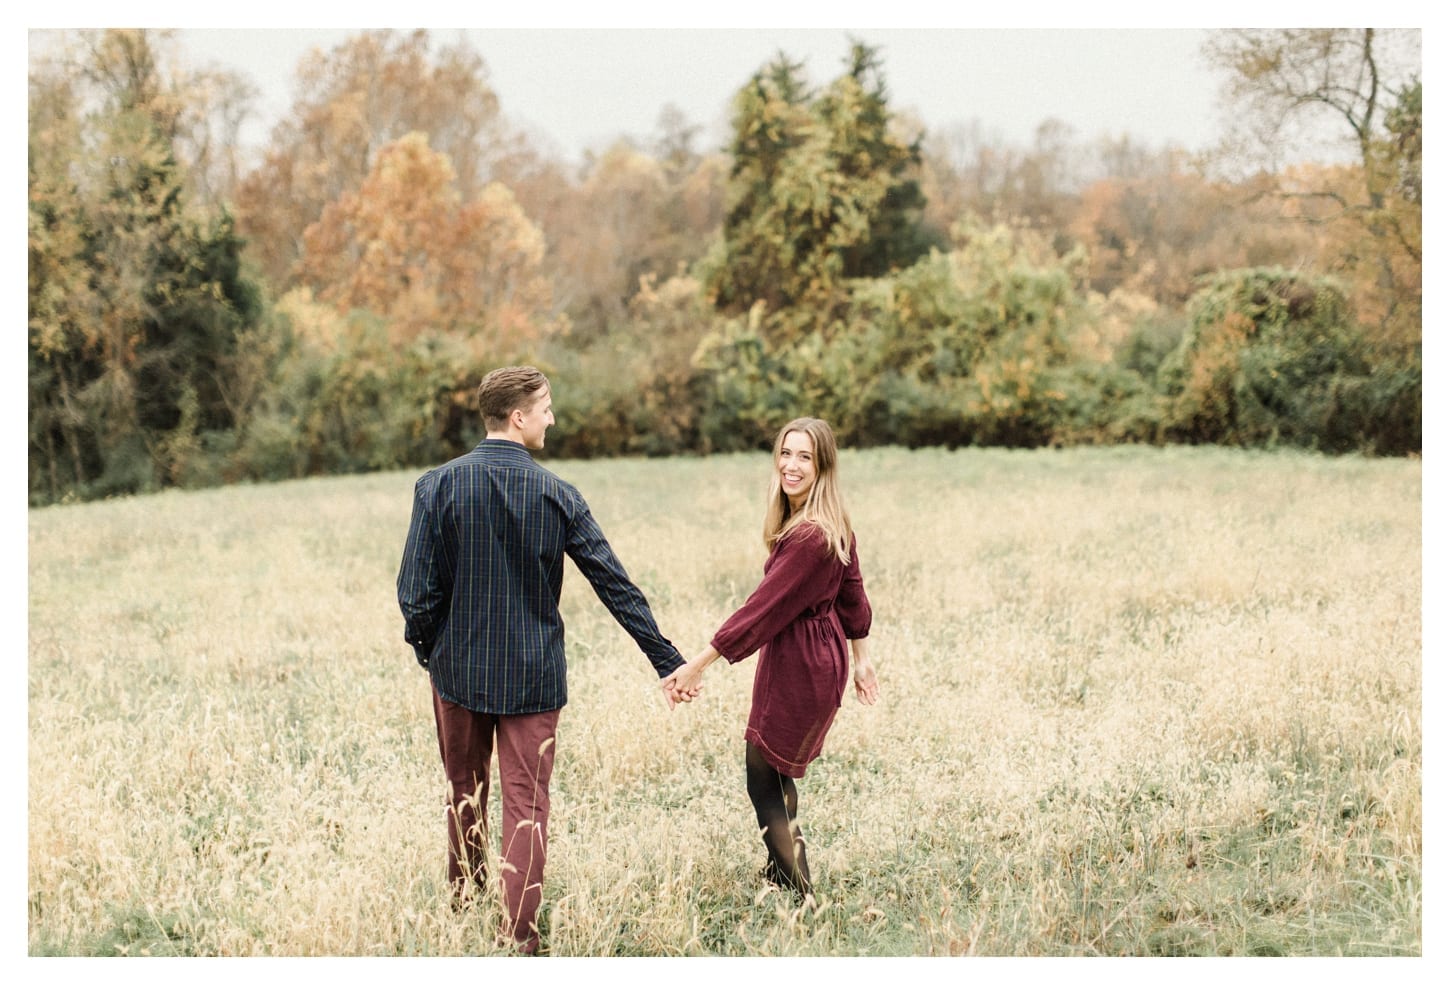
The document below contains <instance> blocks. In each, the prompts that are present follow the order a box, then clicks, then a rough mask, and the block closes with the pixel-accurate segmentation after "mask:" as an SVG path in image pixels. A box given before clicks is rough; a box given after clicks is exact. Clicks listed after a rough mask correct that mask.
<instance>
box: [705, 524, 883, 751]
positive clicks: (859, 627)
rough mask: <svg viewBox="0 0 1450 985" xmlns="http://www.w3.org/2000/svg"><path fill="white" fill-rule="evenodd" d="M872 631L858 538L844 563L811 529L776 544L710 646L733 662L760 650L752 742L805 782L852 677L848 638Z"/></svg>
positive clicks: (802, 529) (801, 529)
mask: <svg viewBox="0 0 1450 985" xmlns="http://www.w3.org/2000/svg"><path fill="white" fill-rule="evenodd" d="M870 629H871V603H870V601H869V600H868V599H867V598H866V589H865V587H864V586H863V585H862V583H861V565H860V562H859V561H858V560H857V558H856V541H855V538H854V537H853V538H852V540H851V561H850V563H849V564H842V563H841V560H840V558H838V557H836V553H835V551H833V550H831V548H830V547H829V545H828V544H827V543H826V537H825V535H824V534H823V533H822V532H821V530H820V528H819V527H817V526H815V525H813V524H805V525H802V526H800V527H797V528H796V529H795V530H793V531H792V532H791V533H790V534H788V535H787V536H786V537H784V538H783V539H781V540H779V541H777V542H776V545H775V547H774V548H773V549H772V550H771V552H770V556H769V557H768V558H766V559H765V577H764V579H762V580H761V582H760V585H759V586H758V587H757V588H756V589H755V591H754V592H752V593H751V594H750V597H749V598H748V599H746V600H745V604H744V605H743V606H741V607H740V609H739V610H738V611H736V613H735V614H734V615H732V616H731V617H730V618H729V619H727V620H725V624H724V625H722V626H721V627H720V630H719V631H718V632H717V633H716V634H715V638H714V639H712V640H711V641H710V645H711V646H713V647H714V648H715V649H716V650H717V651H718V652H719V653H720V655H721V656H722V657H724V658H725V659H726V660H728V661H729V662H730V663H738V662H740V661H741V660H744V659H745V658H746V657H748V656H750V655H751V654H752V653H754V652H756V651H757V650H759V651H760V660H759V661H758V662H757V664H756V667H755V689H754V692H753V694H752V696H751V701H750V720H749V723H748V724H747V725H746V727H745V740H746V741H747V742H750V743H751V744H753V745H754V746H756V748H758V749H759V750H760V751H761V753H762V754H763V755H764V756H765V759H766V761H767V762H769V763H770V764H771V765H772V766H774V767H775V768H776V769H778V770H780V772H782V773H784V774H785V775H786V776H790V777H795V778H797V779H799V778H800V777H803V776H805V775H806V766H807V764H809V763H810V762H811V761H812V760H814V759H815V758H816V757H817V756H819V755H820V754H821V747H822V746H823V745H824V744H825V741H826V731H827V730H828V729H829V728H830V727H831V723H832V722H833V721H835V718H836V712H837V710H839V709H840V707H841V698H842V696H843V695H844V694H845V693H846V681H847V680H848V679H849V677H850V676H851V658H850V654H849V653H848V652H847V645H846V641H847V640H855V639H863V638H865V636H866V634H867V633H868V632H869V631H870Z"/></svg>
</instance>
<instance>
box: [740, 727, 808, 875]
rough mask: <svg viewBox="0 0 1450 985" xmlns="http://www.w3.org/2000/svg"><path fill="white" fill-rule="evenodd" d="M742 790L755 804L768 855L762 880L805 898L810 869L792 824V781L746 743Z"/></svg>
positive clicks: (799, 835)
mask: <svg viewBox="0 0 1450 985" xmlns="http://www.w3.org/2000/svg"><path fill="white" fill-rule="evenodd" d="M745 790H746V792H747V793H749V794H750V802H751V803H752V804H754V805H755V820H756V821H757V822H758V823H759V824H760V836H761V839H762V840H763V841H764V842H765V851H766V853H767V854H768V855H769V856H770V860H769V861H768V862H766V865H765V877H766V878H767V879H769V880H770V881H771V882H774V883H776V884H777V885H780V886H786V887H789V888H791V889H793V890H795V891H796V892H797V893H798V894H799V895H800V896H801V897H805V896H806V895H807V894H808V893H810V891H811V870H810V867H809V866H807V865H806V842H805V839H804V838H803V837H801V834H800V828H799V826H798V825H797V824H796V823H795V812H796V792H795V781H794V780H792V779H791V778H790V777H788V776H786V775H785V774H783V773H781V772H780V771H779V770H777V769H776V768H775V767H774V766H771V765H770V764H769V763H767V762H766V761H765V757H764V756H762V755H761V754H760V750H759V749H757V748H755V746H754V745H752V744H751V743H749V742H747V743H745Z"/></svg>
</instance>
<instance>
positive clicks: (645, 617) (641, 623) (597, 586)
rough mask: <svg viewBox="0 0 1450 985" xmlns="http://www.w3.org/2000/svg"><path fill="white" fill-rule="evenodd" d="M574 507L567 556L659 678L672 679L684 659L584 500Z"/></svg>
mask: <svg viewBox="0 0 1450 985" xmlns="http://www.w3.org/2000/svg"><path fill="white" fill-rule="evenodd" d="M574 507H575V512H574V515H573V517H572V518H571V520H570V523H569V530H568V537H567V540H566V542H565V546H564V552H565V553H566V554H568V555H569V557H570V559H572V560H573V562H574V565H575V567H577V568H578V569H579V571H580V573H581V574H583V575H584V577H585V578H586V579H587V580H588V581H589V585H590V587H592V588H593V589H594V594H595V595H597V596H599V601H601V602H603V603H604V607H605V608H606V609H608V610H609V614H610V615H612V616H613V617H614V620H615V622H617V623H619V625H620V626H622V627H624V631H625V632H627V633H629V635H630V636H631V637H632V638H633V639H634V642H635V644H636V645H638V646H639V648H640V650H641V651H643V652H644V655H645V656H646V657H648V658H649V662H650V663H651V664H652V665H653V666H654V669H655V672H656V673H657V674H658V675H659V676H660V677H667V676H669V674H670V673H671V672H672V671H674V670H675V669H676V668H678V667H681V666H683V665H684V663H685V660H684V658H683V657H681V656H680V651H679V650H677V649H675V646H674V644H673V643H671V642H670V641H669V640H667V639H665V637H664V636H663V635H662V634H661V633H660V628H659V626H658V625H657V624H656V623H655V617H654V613H652V612H650V608H649V603H648V602H647V601H646V600H645V597H644V593H643V592H641V591H640V590H639V588H638V587H637V586H636V585H635V584H634V582H632V581H630V580H629V575H628V573H627V572H626V571H625V570H624V565H623V564H621V563H620V560H619V558H618V557H617V556H616V555H615V553H614V549H613V548H612V547H610V546H609V541H607V540H605V539H604V532H603V531H602V530H600V529H599V524H598V523H597V522H595V520H594V515H593V514H592V513H590V512H589V506H588V504H586V503H585V502H584V499H583V497H579V496H576V497H575V500H574Z"/></svg>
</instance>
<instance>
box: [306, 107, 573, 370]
mask: <svg viewBox="0 0 1450 985" xmlns="http://www.w3.org/2000/svg"><path fill="white" fill-rule="evenodd" d="M543 260H544V238H543V234H542V233H541V232H540V231H539V229H538V227H537V226H535V225H534V224H533V223H532V222H531V221H530V220H529V218H528V216H526V215H525V214H524V213H523V210H522V209H520V208H519V206H518V203H517V202H516V201H515V200H514V197H513V194H512V193H511V192H510V191H509V190H508V189H507V188H506V187H504V186H503V185H500V184H497V183H494V184H490V185H488V186H486V187H485V188H484V189H483V191H482V193H481V194H480V195H479V196H478V197H477V198H476V199H474V200H473V201H471V202H463V201H462V200H461V195H460V194H459V192H458V190H457V187H456V178H455V175H454V171H453V167H452V165H451V164H450V162H449V160H448V157H447V155H445V154H442V153H440V152H438V151H435V150H433V149H431V148H430V147H429V146H428V140H427V138H426V137H425V136H424V135H423V134H421V133H412V134H408V135H407V136H405V137H403V138H402V139H400V140H397V141H395V142H393V143H392V144H389V145H387V146H386V147H384V148H383V149H382V150H381V151H380V152H379V153H378V155H377V160H376V163H375V164H374V166H373V168H372V170H371V172H370V173H369V174H368V175H367V177H366V178H364V179H363V181H362V184H361V185H360V186H359V187H358V189H357V190H356V191H351V192H343V193H342V194H341V195H340V196H338V198H337V199H336V200H334V201H333V202H331V203H329V204H328V205H327V206H326V207H325V208H324V209H323V212H322V216H321V218H320V219H319V220H318V221H317V222H315V223H313V224H312V225H311V226H309V227H308V228H307V229H306V231H305V232H304V233H303V254H302V260H301V265H300V271H301V280H302V282H303V283H304V284H305V285H307V286H308V287H310V288H311V289H312V291H313V293H314V294H315V296H316V297H317V299H318V300H319V301H321V302H323V303H326V304H329V305H332V306H333V307H334V308H336V310H337V311H338V312H339V313H345V312H348V311H352V310H356V309H364V310H367V311H370V312H372V313H373V314H375V315H378V316H380V317H382V318H383V319H384V320H385V321H386V322H387V323H388V326H389V337H390V339H391V341H392V344H393V345H394V347H399V348H400V347H403V346H406V345H408V344H410V343H411V342H413V341H414V340H415V339H417V338H419V337H420V336H423V335H427V334H434V333H436V334H443V335H451V336H455V337H457V338H460V339H463V340H466V341H467V342H468V343H469V347H470V349H471V350H473V351H474V352H475V353H476V354H479V355H482V354H484V353H487V354H488V355H489V356H490V358H493V357H496V356H498V355H499V354H500V353H510V354H512V353H516V352H518V351H520V350H521V349H523V348H525V347H527V346H528V345H529V344H531V343H533V342H536V341H538V340H539V339H540V338H542V337H543V336H544V335H547V334H550V333H553V332H557V331H562V330H564V329H565V328H566V327H567V324H566V322H565V321H564V319H563V318H562V317H560V316H558V315H556V314H555V313H554V311H553V296H552V289H551V287H550V285H549V281H548V279H547V277H546V276H545V275H544V273H543Z"/></svg>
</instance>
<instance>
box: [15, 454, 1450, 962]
mask: <svg viewBox="0 0 1450 985" xmlns="http://www.w3.org/2000/svg"><path fill="white" fill-rule="evenodd" d="M544 461H545V464H547V465H549V467H550V468H552V469H554V470H555V471H557V472H559V473H560V474H562V475H563V476H565V477H566V478H568V479H570V480H571V481H573V482H575V483H576V484H578V486H579V487H580V489H581V490H582V491H583V492H584V494H585V496H586V497H587V498H588V499H589V500H590V502H591V504H592V506H593V507H594V511H595V514H596V516H598V518H599V519H600V522H601V524H602V525H603V527H604V529H605V531H606V533H607V534H608V535H609V536H610V538H611V540H612V542H613V543H614V545H615V548H616V549H617V551H618V552H619V554H620V556H621V557H622V558H623V560H624V562H625V564H626V566H627V567H628V568H629V570H630V572H631V574H632V575H633V576H634V577H635V579H636V581H637V582H639V584H640V585H641V587H643V588H644V590H645V592H646V594H647V595H648V596H649V598H650V600H651V602H652V603H653V605H654V609H655V613H656V615H657V616H658V618H659V620H660V623H661V626H662V628H663V629H664V631H665V633H666V635H668V636H669V637H671V639H673V640H674V641H675V643H676V644H677V645H678V646H679V647H680V649H681V650H682V651H683V652H684V653H685V654H686V655H691V654H693V653H695V652H696V651H697V650H698V649H699V648H700V647H701V646H702V645H703V644H704V643H705V642H706V641H707V640H708V638H709V636H710V634H711V632H712V631H713V630H714V628H715V627H716V625H717V624H718V623H719V622H720V621H721V620H722V619H723V618H724V617H725V616H726V615H728V614H729V613H730V611H732V608H733V607H734V606H735V605H737V604H738V603H740V602H741V601H742V600H743V599H744V597H745V595H746V594H747V593H748V592H749V591H750V589H751V588H752V587H753V586H754V584H755V581H756V579H757V577H758V574H759V570H760V565H761V563H762V561H763V559H764V557H763V552H762V548H761V547H760V545H759V541H758V530H759V524H760V513H761V498H762V495H763V491H764V483H765V480H766V469H767V468H768V456H767V455H764V454H757V455H747V456H726V457H716V458H709V459H698V460H650V461H607V462H560V461H550V460H549V459H548V458H547V456H545V458H544ZM842 469H843V480H844V483H845V489H846V493H847V496H848V506H849V507H850V508H851V510H852V513H853V518H854V520H855V523H856V526H857V529H858V533H859V538H860V547H861V557H862V564H863V570H864V573H865V578H866V586H867V590H868V592H869V593H870V595H871V598H872V602H873V605H874V608H875V627H874V629H873V631H872V639H873V651H872V652H873V656H874V658H875V660H876V663H877V667H878V671H879V673H880V675H881V680H882V687H883V699H882V701H881V703H879V704H878V705H876V706H875V707H872V708H864V707H862V706H859V705H857V704H856V703H855V702H854V701H853V700H851V699H850V698H848V699H847V704H846V706H845V707H844V708H843V710H842V713H841V715H840V717H839V718H838V720H837V725H836V727H835V729H834V731H833V732H832V734H831V736H830V739H829V741H828V742H827V746H826V754H825V756H824V757H823V758H822V759H821V760H820V761H818V762H817V763H816V764H815V765H814V766H812V768H811V770H810V772H809V773H808V775H807V777H806V779H805V780H804V781H803V782H802V783H801V784H800V790H801V813H802V819H803V821H804V823H805V830H806V836H807V839H808V841H809V843H810V846H811V853H812V854H811V865H812V869H813V874H814V875H815V877H816V881H817V884H818V892H819V906H818V907H817V908H815V909H807V908H796V907H793V906H792V905H790V902H789V900H788V899H787V898H786V897H784V896H783V895H782V894H781V893H779V892H778V891H774V890H767V889H765V888H764V886H763V885H762V884H760V883H758V882H757V881H756V879H755V875H754V874H755V872H756V871H757V870H758V869H759V867H760V865H761V863H762V862H763V859H764V852H763V849H762V848H761V846H760V843H759V839H758V835H757V833H756V831H755V822H754V817H753V815H752V814H751V811H750V806H749V801H748V800H747V798H746V796H745V791H744V782H743V772H744V771H743V765H742V756H743V741H742V739H741V731H742V729H743V726H744V721H745V717H746V712H747V707H748V703H749V693H750V682H751V675H752V673H753V667H754V661H753V660H752V661H750V662H747V663H745V664H741V665H739V666H736V667H729V666H726V665H724V664H720V665H717V666H716V667H715V668H712V669H711V671H710V672H709V673H708V674H707V676H706V692H705V694H704V695H703V696H702V698H701V699H700V700H699V701H697V702H696V703H694V704H693V705H690V706H685V707H682V708H680V709H679V710H676V711H675V712H673V713H671V712H670V711H668V710H667V709H666V708H665V706H664V704H663V703H662V702H661V701H660V700H659V699H658V696H657V693H656V687H655V683H654V680H655V679H654V676H653V673H652V672H651V670H650V668H649V665H648V663H647V662H646V661H645V659H644V658H643V657H642V656H641V655H640V654H639V653H638V652H637V651H635V650H634V648H633V645H632V643H631V641H630V640H629V638H628V637H627V636H626V635H625V634H624V632H623V631H622V630H621V629H619V628H618V627H617V626H616V625H615V624H614V623H613V622H612V621H611V620H610V618H609V616H608V614H607V613H606V612H605V610H604V609H603V607H602V606H601V605H600V604H599V603H598V602H597V600H595V598H594V597H593V595H592V593H591V592H590V591H589V589H588V587H587V584H585V583H584V581H583V579H582V577H581V576H579V574H578V573H577V571H575V570H574V569H573V568H572V566H571V567H570V568H569V569H568V573H567V575H566V583H565V599H564V606H565V618H566V621H567V623H568V627H569V634H570V635H569V654H570V657H569V660H570V678H569V683H570V702H569V705H568V707H567V708H566V709H565V711H564V715H563V718H562V721H561V725H560V734H559V759H558V766H557V769H556V773H555V783H554V801H555V806H554V813H553V819H552V828H551V830H552V839H551V855H550V860H549V869H548V873H547V877H546V885H545V892H544V901H545V902H544V910H543V915H544V925H545V943H546V946H547V947H548V949H549V951H550V953H552V954H554V955H585V956H600V955H636V956H644V955H722V956H723V955H840V956H847V955H895V956H903V955H913V956H914V955H969V954H977V955H1179V954H1182V955H1339V954H1349V955H1382V956H1383V955H1419V954H1421V953H1422V945H1423V940H1422V932H1421V901H1422V874H1421V858H1422V855H1421V826H1422V801H1421V781H1422V754H1421V714H1420V709H1421V485H1420V479H1421V465H1420V463H1419V462H1418V461H1404V460H1368V459H1362V458H1336V459H1327V458H1321V457H1316V456H1309V455H1299V454H1287V453H1285V454H1253V453H1242V452H1231V451H1226V450H1220V449H1193V450H1190V449H1168V450H1147V449H1113V450H1072V451H1036V452H1007V451H978V450H969V451H959V452H955V453H948V452H944V451H921V452H907V451H900V450H872V451H861V452H846V453H845V454H844V456H843V460H842ZM414 478H415V475H414V474H413V473H411V472H410V473H393V474H385V475H374V476H366V477H355V478H339V479H327V480H313V481H305V482H296V483H286V484H280V485H274V486H258V487H236V488H226V489H219V490H214V491H207V492H195V493H186V494H182V493H168V494H165V495H160V496H154V497H147V498H136V499H124V500H116V501H109V502H101V503H93V504H86V505H76V506H63V507H56V508H50V509H44V510H33V511H31V512H30V514H29V632H30V637H29V667H28V710H29V747H28V754H27V755H28V771H29V790H28V794H29V806H28V822H29V825H28V831H29V834H28V838H29V845H28V851H29V874H28V910H29V928H28V950H29V953H30V954H32V955H46V954H70V955H110V954H153V955H170V954H182V955H280V956H301V955H487V954H491V953H495V952H494V946H495V945H494V940H493V933H492V929H493V917H492V915H491V914H490V913H487V912H483V913H480V912H477V911H473V912H465V913H462V914H458V913H454V912H453V911H452V910H451V909H450V907H449V905H448V902H447V896H446V892H445V886H444V878H443V876H444V857H443V855H444V821H443V813H442V807H443V796H444V785H443V778H442V771H441V767H440V766H439V763H438V752H437V745H436V740H435V738H434V734H433V725H432V717H431V712H430V708H429V703H428V688H427V683H426V678H425V676H424V674H423V672H422V671H421V670H419V669H418V667H417V665H416V664H415V663H414V661H413V657H412V655H411V652H410V651H409V650H408V648H407V647H406V646H405V645H404V644H403V643H402V640H401V630H402V621H401V617H400V616H399V614H398V611H397V605H396V601H395V595H394V577H395V575H396V572H397V566H398V560H399V553H400V551H401V548H402V544H403V538H404V534H405V531H406V526H407V521H408V511H409V507H410V496H411V488H412V482H413V479H414ZM491 813H492V814H493V816H494V817H495V818H496V815H497V806H496V804H495V805H494V810H493V812H491ZM494 830H495V831H496V830H497V828H496V826H495V829H494Z"/></svg>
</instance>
